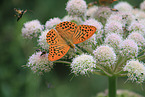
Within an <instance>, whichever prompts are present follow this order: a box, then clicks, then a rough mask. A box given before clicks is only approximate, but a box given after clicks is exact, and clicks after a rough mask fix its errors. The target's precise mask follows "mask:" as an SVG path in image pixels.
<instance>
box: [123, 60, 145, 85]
mask: <svg viewBox="0 0 145 97" xmlns="http://www.w3.org/2000/svg"><path fill="white" fill-rule="evenodd" d="M123 70H124V71H128V74H127V75H128V79H129V80H131V81H136V82H137V83H142V82H143V81H144V80H145V65H144V64H143V63H142V62H139V61H138V60H133V59H132V60H130V61H128V62H127V64H126V65H125V67H124V68H123Z"/></svg>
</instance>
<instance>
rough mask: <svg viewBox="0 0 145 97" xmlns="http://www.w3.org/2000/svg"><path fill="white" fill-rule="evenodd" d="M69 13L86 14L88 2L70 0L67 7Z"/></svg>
mask: <svg viewBox="0 0 145 97" xmlns="http://www.w3.org/2000/svg"><path fill="white" fill-rule="evenodd" d="M65 9H66V10H67V12H68V14H69V15H72V16H79V17H80V16H84V14H85V12H86V10H87V4H86V2H85V1H84V0H69V1H68V2H67V5H66V8H65Z"/></svg>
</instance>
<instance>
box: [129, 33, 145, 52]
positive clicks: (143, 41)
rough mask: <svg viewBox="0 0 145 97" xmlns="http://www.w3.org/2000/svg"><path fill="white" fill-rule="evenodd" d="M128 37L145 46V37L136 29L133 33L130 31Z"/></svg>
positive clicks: (140, 45)
mask: <svg viewBox="0 0 145 97" xmlns="http://www.w3.org/2000/svg"><path fill="white" fill-rule="evenodd" d="M128 39H132V40H134V41H135V42H136V43H137V44H138V46H139V47H143V46H145V38H144V37H143V36H142V35H141V34H140V33H138V32H136V31H133V32H132V33H130V34H129V35H128ZM140 49H141V48H140Z"/></svg>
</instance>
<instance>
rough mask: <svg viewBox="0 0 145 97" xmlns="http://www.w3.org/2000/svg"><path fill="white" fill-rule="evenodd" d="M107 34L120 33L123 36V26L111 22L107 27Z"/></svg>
mask: <svg viewBox="0 0 145 97" xmlns="http://www.w3.org/2000/svg"><path fill="white" fill-rule="evenodd" d="M105 33H106V34H107V33H118V34H120V35H123V25H122V23H120V22H117V21H109V22H107V23H106V25H105Z"/></svg>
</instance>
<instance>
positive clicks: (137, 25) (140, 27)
mask: <svg viewBox="0 0 145 97" xmlns="http://www.w3.org/2000/svg"><path fill="white" fill-rule="evenodd" d="M128 31H130V32H132V31H141V32H145V25H142V24H141V23H140V22H139V21H132V23H131V25H130V26H129V27H128Z"/></svg>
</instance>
